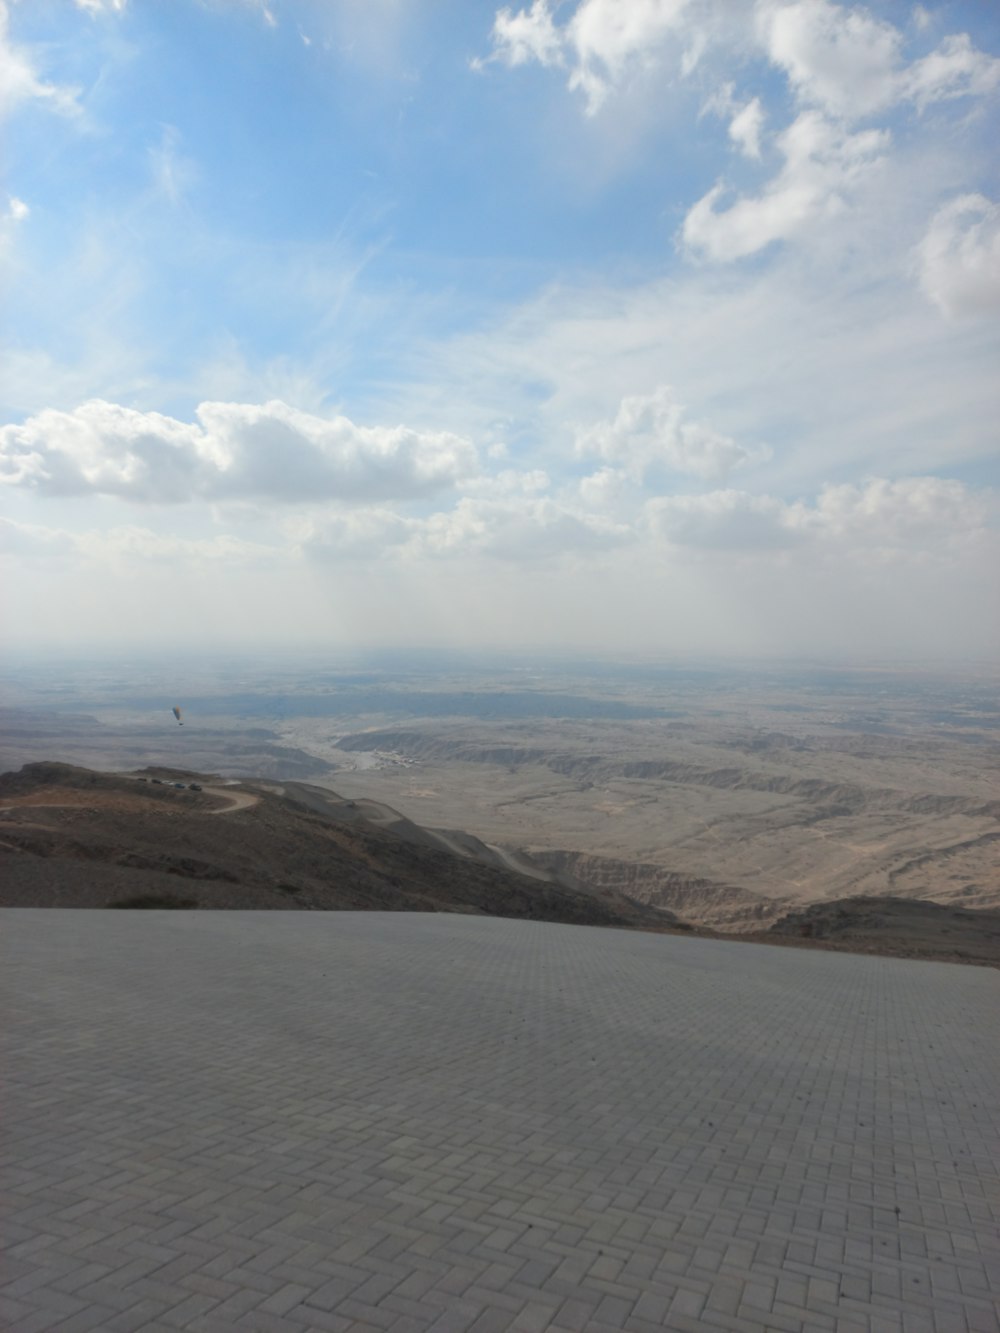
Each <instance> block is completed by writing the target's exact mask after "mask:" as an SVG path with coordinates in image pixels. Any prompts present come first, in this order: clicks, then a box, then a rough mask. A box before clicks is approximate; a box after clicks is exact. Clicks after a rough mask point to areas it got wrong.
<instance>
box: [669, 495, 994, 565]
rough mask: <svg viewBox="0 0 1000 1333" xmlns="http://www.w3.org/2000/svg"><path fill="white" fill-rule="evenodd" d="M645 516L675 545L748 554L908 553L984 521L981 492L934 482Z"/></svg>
mask: <svg viewBox="0 0 1000 1333" xmlns="http://www.w3.org/2000/svg"><path fill="white" fill-rule="evenodd" d="M647 516H648V518H649V520H650V522H651V524H652V527H653V530H654V531H655V532H657V533H659V535H661V536H663V537H665V538H666V539H667V540H668V541H670V542H672V543H675V544H676V545H679V546H694V547H702V548H708V549H713V548H714V549H725V550H743V551H752V550H777V549H781V548H787V547H795V546H802V545H804V544H806V543H811V544H814V545H817V546H824V545H826V546H830V545H835V546H837V547H838V549H839V550H840V551H841V552H843V551H847V552H852V551H859V550H865V551H869V552H870V551H871V550H873V549H880V550H896V551H899V550H909V551H910V552H911V553H922V552H924V551H925V550H927V548H928V547H931V546H940V545H941V544H947V543H953V542H961V541H963V540H965V539H966V538H967V537H969V536H970V534H975V533H977V532H980V531H982V529H983V528H984V527H985V526H986V525H987V522H988V517H989V515H988V509H987V504H986V501H985V500H984V499H983V497H982V496H981V495H977V494H976V493H975V492H973V491H971V490H970V489H969V488H968V487H966V486H964V485H963V484H962V483H961V482H958V481H952V480H948V479H945V478H941V477H908V478H904V479H902V480H899V481H887V480H885V479H882V478H874V479H872V480H869V481H867V482H865V483H863V484H860V485H854V484H846V485H841V486H826V487H824V489H823V490H822V491H821V492H820V494H819V496H818V497H817V498H816V501H815V502H814V503H813V504H809V503H807V502H805V501H802V500H796V501H791V502H787V501H784V500H780V499H778V498H776V497H774V496H770V495H751V494H748V493H747V492H745V491H735V490H723V491H712V492H709V493H708V494H705V495H690V496H664V497H660V498H658V499H655V500H651V501H650V502H649V504H648V505H647Z"/></svg>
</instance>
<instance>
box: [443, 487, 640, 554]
mask: <svg viewBox="0 0 1000 1333" xmlns="http://www.w3.org/2000/svg"><path fill="white" fill-rule="evenodd" d="M633 536H634V534H633V531H632V529H631V528H629V527H627V526H625V525H623V524H619V523H612V522H610V521H609V520H607V519H605V518H601V517H599V516H597V515H594V514H588V513H585V512H580V511H577V510H574V509H572V508H570V507H568V506H566V505H563V504H560V503H559V502H558V501H556V500H553V499H550V498H548V497H544V496H543V497H540V498H535V499H530V500H521V501H518V502H513V501H510V500H480V499H475V498H472V497H465V498H463V499H462V500H460V501H459V502H458V504H457V505H456V506H455V508H454V509H453V510H451V511H450V512H448V513H441V514H433V515H432V516H431V517H430V518H429V519H427V520H426V522H425V524H424V525H423V527H422V529H421V531H420V533H419V536H418V539H417V546H418V549H419V550H420V551H421V552H422V553H425V554H428V555H436V556H447V555H463V554H468V555H479V556H489V557H493V558H495V559H499V560H508V561H518V562H521V561H524V562H528V563H530V562H532V561H536V560H551V559H556V558H559V557H561V556H568V555H574V554H584V555H585V554H596V553H598V552H601V551H607V550H609V549H612V548H614V547H617V546H622V545H624V544H625V543H627V542H629V541H631V540H632V539H633Z"/></svg>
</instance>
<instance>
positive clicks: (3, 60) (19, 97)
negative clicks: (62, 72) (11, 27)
mask: <svg viewBox="0 0 1000 1333" xmlns="http://www.w3.org/2000/svg"><path fill="white" fill-rule="evenodd" d="M76 98H77V91H76V89H74V88H63V87H60V86H58V85H57V84H54V83H46V82H45V80H44V79H42V78H41V76H40V75H39V74H38V71H37V70H36V69H35V66H34V63H33V61H32V58H31V54H30V52H28V51H27V50H25V49H24V48H23V47H18V46H14V45H13V43H12V42H11V41H10V37H9V35H8V9H7V5H6V3H5V2H4V0H0V117H2V116H5V115H6V114H7V113H8V112H10V111H11V110H12V109H13V108H14V107H15V106H17V105H18V104H19V103H21V102H30V101H40V102H45V103H47V104H48V105H49V106H51V107H53V108H54V109H55V110H57V111H62V112H67V113H71V112H75V111H77V110H78V109H79V108H78V105H77V100H76Z"/></svg>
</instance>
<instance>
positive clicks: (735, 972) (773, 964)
mask: <svg viewBox="0 0 1000 1333" xmlns="http://www.w3.org/2000/svg"><path fill="white" fill-rule="evenodd" d="M0 927H2V928H3V933H4V935H5V937H6V955H7V966H6V969H5V973H6V983H7V986H8V987H9V991H10V996H11V998H10V1000H9V1002H8V1004H7V1007H6V1017H7V1023H6V1026H7V1030H8V1035H9V1038H10V1051H9V1054H8V1056H7V1060H6V1069H7V1072H8V1095H7V1098H6V1108H5V1109H6V1132H5V1135H4V1140H3V1146H4V1157H5V1164H6V1176H7V1182H8V1187H9V1188H8V1192H7V1212H8V1222H7V1243H8V1246H9V1250H8V1258H7V1262H6V1267H5V1269H4V1270H3V1281H4V1282H5V1284H6V1286H5V1290H4V1308H3V1310H2V1311H0V1320H3V1321H5V1326H6V1327H9V1328H13V1329H16V1330H17V1331H18V1333H35V1330H42V1329H52V1328H59V1329H65V1330H70V1329H73V1330H84V1329H99V1330H101V1331H102V1333H114V1331H115V1330H122V1331H123V1333H141V1331H142V1330H152V1329H157V1330H159V1329H162V1330H176V1329H189V1330H203V1331H204V1333H211V1331H212V1330H217V1329H234V1328H235V1329H246V1330H251V1331H252V1333H302V1330H303V1329H319V1330H327V1329H328V1330H345V1333H346V1330H361V1329H389V1330H393V1331H394V1333H410V1331H412V1333H417V1331H418V1330H420V1331H422V1330H434V1331H435V1333H446V1331H451V1330H454V1331H455V1333H457V1331H458V1330H475V1333H501V1331H502V1330H506V1331H508V1333H515V1331H519V1333H530V1331H532V1330H535V1331H539V1333H540V1331H541V1330H545V1329H553V1330H555V1329H562V1330H567V1333H571V1331H576V1330H587V1331H588V1333H622V1330H630V1331H631V1330H634V1331H635V1333H654V1330H660V1329H664V1328H666V1329H673V1330H703V1329H731V1330H784V1329H787V1330H799V1329H802V1330H813V1329H815V1330H820V1329H822V1330H838V1333H846V1331H847V1330H859V1331H860V1330H870V1333H876V1330H879V1331H881V1330H900V1329H901V1330H904V1333H917V1331H918V1330H924V1329H926V1330H941V1331H942V1333H958V1331H959V1330H963V1329H983V1330H985V1329H997V1328H998V1327H1000V1323H998V1317H997V1304H996V1300H997V1296H998V1294H1000V1272H998V1267H997V1259H998V1247H997V1243H996V1240H997V1220H998V1209H1000V1192H998V1166H1000V1152H998V1151H997V1149H998V1146H1000V1136H998V1133H997V1130H998V1114H997V1111H998V1083H1000V1078H998V1055H1000V1043H998V1040H997V1038H998V1021H997V1020H998V1004H997V1001H998V998H1000V994H998V992H1000V988H998V985H997V980H998V978H997V974H996V973H995V972H993V971H990V970H987V969H977V968H962V967H957V966H954V965H948V964H931V963H908V962H904V961H896V960H891V959H877V958H863V957H852V956H847V955H842V954H840V955H838V954H824V953H818V952H804V951H799V950H791V949H776V948H775V949H769V948H761V947H755V946H753V945H741V944H734V943H728V942H714V941H705V940H697V939H691V940H688V939H684V938H677V937H673V938H668V937H656V936H650V935H635V934H628V933H624V932H619V931H610V930H593V929H586V928H580V927H573V926H555V925H540V924H532V923H528V922H520V921H499V920H483V919H480V918H472V917H458V916H421V915H390V914H386V915H377V914H370V915H369V914H356V913H329V914H319V913H317V914H310V913H278V912H267V913H251V912H246V913H238V912H234V913H221V912H220V913H206V912H197V913H191V914H186V913H181V912H163V913H159V912H156V913H152V912H134V913H129V912H56V911H50V912H41V911H7V912H5V913H3V914H2V919H0Z"/></svg>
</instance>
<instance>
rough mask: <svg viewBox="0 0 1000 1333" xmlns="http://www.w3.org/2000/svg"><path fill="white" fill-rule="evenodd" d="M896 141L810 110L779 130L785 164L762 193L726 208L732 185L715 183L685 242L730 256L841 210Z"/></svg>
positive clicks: (711, 254)
mask: <svg viewBox="0 0 1000 1333" xmlns="http://www.w3.org/2000/svg"><path fill="white" fill-rule="evenodd" d="M888 145H889V134H888V131H885V130H864V131H861V132H860V133H856V134H852V133H849V132H848V131H847V130H845V129H844V128H843V126H841V125H839V124H837V123H836V122H834V121H831V120H828V119H827V118H826V117H825V116H823V115H821V114H820V113H819V112H818V111H804V112H803V113H802V114H801V115H800V116H799V117H798V118H797V119H796V120H795V121H794V122H793V123H792V124H791V125H790V126H789V127H788V128H787V129H786V130H784V131H783V132H782V133H781V134H780V135H778V138H777V147H778V150H779V152H780V153H781V155H782V156H783V157H784V159H785V162H784V166H783V167H782V169H781V170H780V171H779V172H778V174H777V175H776V176H775V177H774V178H773V179H772V180H771V181H770V182H769V183H768V184H767V185H766V186H765V187H764V189H763V190H762V191H761V193H760V194H758V195H752V196H743V197H742V198H739V199H737V200H736V201H735V202H734V203H732V204H730V205H729V207H728V208H719V207H718V205H719V203H720V201H721V200H722V198H723V197H724V195H725V194H726V187H725V186H724V185H723V184H721V183H720V184H717V185H715V186H714V187H713V188H712V189H711V190H709V192H708V193H707V194H706V195H705V196H704V197H703V198H701V199H699V201H698V202H697V203H696V204H695V205H694V206H693V207H692V208H691V210H690V211H689V213H688V215H687V217H686V218H685V219H684V225H683V228H682V231H681V235H682V238H683V241H684V244H685V245H686V246H687V247H688V248H689V249H690V250H693V251H698V252H700V253H701V254H703V255H705V256H706V257H707V258H709V259H715V260H721V261H728V260H734V259H741V258H743V257H744V256H746V255H752V254H756V253H757V251H758V250H763V249H764V248H765V246H768V245H770V244H772V243H773V242H774V241H786V240H790V239H792V238H793V237H795V236H798V235H799V234H801V233H802V231H803V230H804V229H805V228H807V227H811V226H812V225H813V224H814V223H817V222H819V221H821V220H823V219H825V218H830V217H835V216H837V215H838V214H841V213H842V212H843V211H844V210H845V208H846V207H847V206H848V202H849V200H850V199H851V197H852V194H853V192H854V191H855V190H856V189H857V187H858V186H859V184H860V183H861V182H862V181H863V180H864V178H865V177H866V176H867V175H868V174H869V173H870V172H871V171H872V170H873V168H875V167H876V166H877V165H878V164H879V163H880V162H881V160H882V154H883V153H884V151H885V150H886V149H887V147H888Z"/></svg>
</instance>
